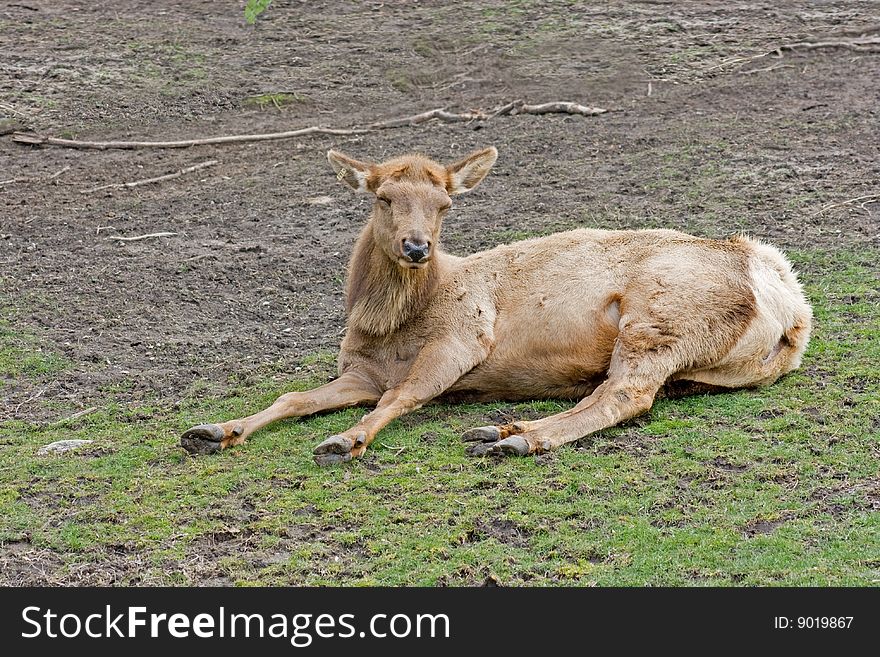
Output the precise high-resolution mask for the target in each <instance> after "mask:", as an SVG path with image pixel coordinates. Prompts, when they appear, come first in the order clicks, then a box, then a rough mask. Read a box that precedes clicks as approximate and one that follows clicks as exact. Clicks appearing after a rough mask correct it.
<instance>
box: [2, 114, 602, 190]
mask: <svg viewBox="0 0 880 657" xmlns="http://www.w3.org/2000/svg"><path fill="white" fill-rule="evenodd" d="M607 111H608V110H606V109H603V108H601V107H587V106H585V105H578V104H577V103H571V102H552V103H543V104H539V105H527V104H526V103H525V102H523V101H521V100H515V101H513V102H512V103H507V104H506V105H502V106H501V107H500V108H498V109H495V110H492V111H489V112H484V111H482V110H469V111H467V112H458V113H456V112H449V111H447V110H446V109H445V108H443V107H438V108H437V109H432V110H429V111H427V112H421V113H420V114H413V115H412V116H405V117H401V118H396V119H388V120H386V121H376V122H374V123H370V124H368V125H367V126H365V127H353V128H324V127H321V126H311V127H309V128H301V129H299V130H288V131H287V132H270V133H264V134H253V135H226V136H223V137H207V138H205V139H185V140H181V141H79V140H76V139H61V138H59V137H48V136H46V135H39V134H36V133H33V132H14V133H13V134H12V141H14V142H15V143H17V144H26V145H30V146H62V147H65V148H80V149H96V150H107V149H111V148H115V149H125V150H134V149H140V148H191V147H192V146H208V145H217V144H236V143H243V142H255V141H273V140H280V139H292V138H294V137H304V136H306V135H334V136H350V135H363V134H367V133H369V132H374V131H376V130H388V129H392V128H402V127H405V126H414V125H419V124H420V123H425V122H426V121H430V120H432V119H437V120H439V121H443V122H445V123H457V122H469V121H488V120H490V119H493V118H495V117H497V116H503V115H505V114H551V113H563V114H579V115H581V116H596V115H598V114H604V113H605V112H607ZM178 175H182V174H180V173H179V172H178ZM175 177H176V176H175ZM161 179H162V180H164V179H165V178H164V177H163V178H161ZM158 180H159V179H156V180H147V181H140V182H139V184H147V183H148V182H157V181H158ZM112 186H114V185H105V186H103V187H96V188H93V189H90V190H86V191H84V192H83V193H89V192H95V191H98V190H100V189H107V188H108V187H112ZM116 186H133V185H130V184H129V183H126V184H124V185H116Z"/></svg>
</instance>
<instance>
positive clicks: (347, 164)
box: [327, 151, 373, 194]
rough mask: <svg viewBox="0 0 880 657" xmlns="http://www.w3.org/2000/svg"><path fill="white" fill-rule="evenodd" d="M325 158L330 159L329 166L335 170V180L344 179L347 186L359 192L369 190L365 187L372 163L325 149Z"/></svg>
mask: <svg viewBox="0 0 880 657" xmlns="http://www.w3.org/2000/svg"><path fill="white" fill-rule="evenodd" d="M327 159H328V160H330V166H332V167H333V170H334V171H335V172H336V179H337V180H344V181H345V182H346V183H347V184H348V186H349V187H351V188H352V189H353V190H354V191H356V192H359V193H361V194H363V193H366V192H367V191H369V190H368V189H367V176H368V175H369V173H370V169H371V168H372V166H373V165H372V164H368V163H366V162H359V161H357V160H356V159H354V158H353V157H349V156H348V155H346V154H345V153H340V152H339V151H327Z"/></svg>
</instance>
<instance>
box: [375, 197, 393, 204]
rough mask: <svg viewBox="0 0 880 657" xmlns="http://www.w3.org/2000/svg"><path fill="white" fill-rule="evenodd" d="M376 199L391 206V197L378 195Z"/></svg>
mask: <svg viewBox="0 0 880 657" xmlns="http://www.w3.org/2000/svg"><path fill="white" fill-rule="evenodd" d="M376 199H377V200H378V201H379V202H380V203H383V204H384V205H389V206H390V205H391V199H389V198H387V197H385V196H377V197H376Z"/></svg>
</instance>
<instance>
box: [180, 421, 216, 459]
mask: <svg viewBox="0 0 880 657" xmlns="http://www.w3.org/2000/svg"><path fill="white" fill-rule="evenodd" d="M225 437H226V432H224V431H223V429H222V428H220V427H218V426H217V425H216V424H200V425H199V426H197V427H193V428H192V429H189V430H187V431H186V432H184V434H183V435H182V436H181V437H180V446H181V447H183V448H184V449H185V450H186V451H187V452H189V453H190V454H193V455H204V454H214V453H215V452H219V451H220V442H221V441H222V440H223V438H225Z"/></svg>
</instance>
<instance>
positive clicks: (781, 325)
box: [181, 148, 812, 465]
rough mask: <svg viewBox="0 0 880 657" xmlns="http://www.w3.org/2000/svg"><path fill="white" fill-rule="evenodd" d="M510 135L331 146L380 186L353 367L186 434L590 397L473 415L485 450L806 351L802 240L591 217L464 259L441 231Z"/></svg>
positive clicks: (504, 449)
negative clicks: (453, 147)
mask: <svg viewBox="0 0 880 657" xmlns="http://www.w3.org/2000/svg"><path fill="white" fill-rule="evenodd" d="M496 157H497V152H496V150H495V149H494V148H488V149H486V150H483V151H479V152H476V153H473V154H472V155H470V156H468V157H466V158H465V159H463V160H461V161H460V162H457V163H455V164H452V165H450V166H441V165H439V164H437V163H436V162H433V161H431V160H429V159H427V158H425V157H422V156H420V155H406V156H403V157H398V158H395V159H392V160H389V161H388V162H385V163H383V164H369V163H365V162H359V161H357V160H355V159H352V158H351V157H348V156H347V155H344V154H342V153H339V152H336V151H330V152H329V153H328V158H329V160H330V164H331V165H332V166H333V169H334V170H335V171H336V173H337V177H338V179H339V180H343V181H345V182H346V183H347V184H348V185H349V186H351V187H352V188H354V189H355V190H356V191H358V192H363V193H370V194H373V195H374V197H375V198H374V204H373V211H372V215H371V217H370V220H369V222H368V223H367V225H366V227H365V228H364V229H363V231H362V232H361V235H360V237H359V238H358V241H357V244H356V245H355V248H354V253H353V255H352V258H351V262H350V265H349V270H348V281H347V299H346V306H347V312H348V330H347V332H346V335H345V339H344V340H343V342H342V347H341V351H340V354H339V371H340V376H339V378H337V379H336V380H334V381H332V382H331V383H328V384H326V385H323V386H321V387H319V388H316V389H314V390H311V391H308V392H290V393H287V394H285V395H282V396H281V397H280V398H279V399H278V400H277V401H276V402H275V403H274V404H272V406H270V407H269V408H267V409H265V410H263V411H261V412H259V413H257V414H255V415H251V416H250V417H246V418H242V419H238V420H231V421H229V422H224V423H222V424H207V425H200V426H197V427H193V428H192V429H190V430H189V431H187V432H186V433H185V434H184V435H183V437H182V438H181V444H182V445H183V447H184V448H186V449H187V450H189V451H190V452H193V453H198V454H205V453H211V452H215V451H217V450H220V449H225V448H227V447H231V446H233V445H239V444H241V443H243V442H244V441H245V439H246V438H247V437H248V436H249V435H251V434H252V433H253V432H254V431H256V430H257V429H259V428H261V427H264V426H266V425H267V424H269V423H270V422H274V421H275V420H279V419H281V418H288V417H300V416H304V415H309V414H312V413H317V412H319V411H327V410H331V409H338V408H344V407H348V406H355V405H362V404H376V408H375V409H374V410H373V411H372V412H370V413H368V414H367V415H365V416H364V417H363V418H362V419H361V421H360V422H358V423H357V424H356V425H355V426H353V427H351V428H350V429H348V430H347V431H345V432H343V433H341V434H339V435H336V436H331V437H330V438H328V439H327V440H325V441H324V442H322V443H321V444H319V445H318V446H317V447H316V448H315V450H314V454H315V461H316V462H317V463H319V464H321V465H327V464H332V463H341V462H344V461H348V460H350V459H351V458H353V457H356V456H360V455H361V454H363V453H364V451H365V450H366V449H367V447H368V446H369V444H370V443H371V442H373V439H374V438H375V437H376V434H377V433H378V432H379V430H381V429H382V428H383V427H384V426H385V425H387V424H388V423H389V422H391V421H392V420H394V419H395V418H397V417H399V416H400V415H403V414H404V413H408V412H410V411H412V410H414V409H417V408H419V407H420V406H422V405H423V404H425V403H427V402H430V401H432V400H436V399H438V398H439V399H460V398H462V397H466V398H469V399H475V400H481V401H490V400H525V399H541V398H565V399H580V400H581V401H580V402H579V403H578V404H577V405H576V406H574V407H573V408H571V409H570V410H567V411H565V412H563V413H558V414H556V415H552V416H550V417H547V418H544V419H541V420H536V421H530V422H514V423H512V424H506V425H503V426H487V427H480V428H476V429H471V430H470V431H467V432H465V434H464V435H463V439H464V440H465V441H469V442H472V443H473V445H472V446H471V447H470V448H469V449H468V452H469V453H470V454H473V455H482V454H489V453H491V454H513V455H525V454H536V453H541V452H546V451H548V450H551V449H555V448H557V447H559V446H560V445H564V444H565V443H568V442H571V441H573V440H577V439H578V438H581V437H583V436H586V435H587V434H590V433H592V432H594V431H598V430H599V429H603V428H605V427H609V426H612V425H614V424H617V423H618V422H621V421H622V420H626V419H627V418H631V417H633V416H635V415H638V414H640V413H643V412H645V411H647V410H648V409H649V408H651V405H652V403H653V401H654V397H655V395H656V394H657V393H658V391H659V390H660V389H661V387H663V386H664V385H667V386H669V387H672V388H673V389H678V390H679V392H682V391H684V392H693V391H695V390H701V391H705V390H709V389H732V388H742V387H749V386H760V385H766V384H769V383H772V382H773V381H775V380H776V379H777V378H778V377H779V376H781V375H783V374H785V373H786V372H789V371H791V370H793V369H795V368H796V367H798V365H799V364H800V360H801V356H802V354H803V353H804V349H805V348H806V346H807V340H808V338H809V333H810V322H811V314H812V313H811V309H810V306H809V305H808V304H807V301H806V299H805V298H804V295H803V293H802V291H801V287H800V285H799V283H798V281H797V279H796V278H795V275H794V274H793V273H792V271H791V266H790V264H789V263H788V261H787V260H786V259H785V257H784V256H783V255H782V254H781V253H780V252H779V251H777V250H776V249H775V248H773V247H771V246H767V245H766V244H761V243H760V242H757V241H755V240H751V239H748V238H745V237H734V238H732V239H730V240H726V241H719V240H710V239H701V238H697V237H692V236H690V235H685V234H683V233H680V232H676V231H673V230H637V231H604V230H589V229H583V230H573V231H570V232H565V233H557V234H555V235H550V236H549V237H542V238H537V239H530V240H526V241H523V242H517V243H514V244H509V245H504V246H499V247H497V248H495V249H492V250H490V251H483V252H481V253H475V254H474V255H471V256H468V257H466V258H459V257H456V256H453V255H450V254H448V253H444V252H443V251H441V250H440V248H439V246H438V241H439V237H440V225H441V223H442V220H443V217H444V215H445V214H446V211H447V210H449V208H450V206H451V201H450V196H454V195H455V194H461V193H464V192H467V191H468V190H470V189H473V188H474V187H475V186H476V185H477V184H478V183H479V182H480V181H481V180H482V179H483V178H484V177H485V176H486V174H487V173H488V172H489V169H490V168H491V167H492V165H493V164H494V163H495V158H496Z"/></svg>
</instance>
